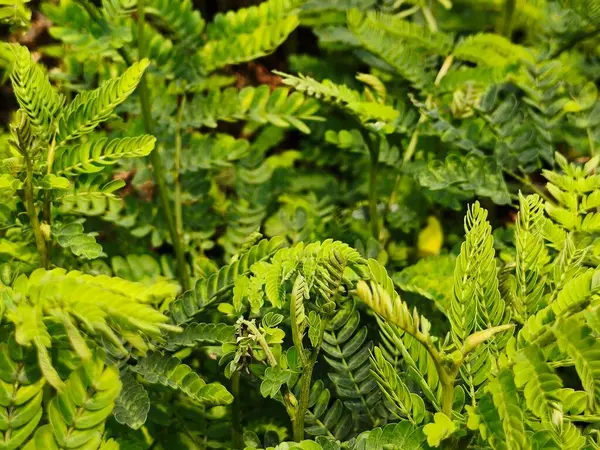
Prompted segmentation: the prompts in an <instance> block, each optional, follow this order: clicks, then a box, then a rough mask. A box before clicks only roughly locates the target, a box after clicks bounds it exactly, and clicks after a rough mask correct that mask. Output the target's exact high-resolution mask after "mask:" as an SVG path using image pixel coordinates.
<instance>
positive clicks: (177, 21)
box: [146, 0, 206, 45]
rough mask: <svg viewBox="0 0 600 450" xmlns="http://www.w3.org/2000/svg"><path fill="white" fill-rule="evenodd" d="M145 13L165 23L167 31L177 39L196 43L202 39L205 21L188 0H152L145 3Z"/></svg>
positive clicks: (192, 43)
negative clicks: (175, 0) (176, 0)
mask: <svg viewBox="0 0 600 450" xmlns="http://www.w3.org/2000/svg"><path fill="white" fill-rule="evenodd" d="M146 13H147V14H148V15H152V16H155V17H156V19H157V20H159V21H160V22H161V23H164V24H166V25H167V26H168V30H169V32H170V33H171V34H173V35H175V36H176V37H177V40H178V41H184V42H186V43H187V42H189V43H190V44H191V45H197V42H198V41H200V40H201V39H202V32H203V31H204V26H205V24H206V23H205V21H204V19H203V18H202V15H201V14H200V11H198V10H196V9H194V4H193V2H191V1H190V0H184V1H178V2H174V1H172V0H152V1H151V2H149V4H148V5H146Z"/></svg>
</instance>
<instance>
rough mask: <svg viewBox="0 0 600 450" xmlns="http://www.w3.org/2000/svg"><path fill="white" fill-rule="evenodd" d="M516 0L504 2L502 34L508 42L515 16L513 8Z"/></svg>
mask: <svg viewBox="0 0 600 450" xmlns="http://www.w3.org/2000/svg"><path fill="white" fill-rule="evenodd" d="M516 5H517V0H505V2H504V24H503V28H502V34H503V35H504V36H506V37H507V38H508V39H509V40H510V38H511V36H512V25H513V17H514V15H515V7H516Z"/></svg>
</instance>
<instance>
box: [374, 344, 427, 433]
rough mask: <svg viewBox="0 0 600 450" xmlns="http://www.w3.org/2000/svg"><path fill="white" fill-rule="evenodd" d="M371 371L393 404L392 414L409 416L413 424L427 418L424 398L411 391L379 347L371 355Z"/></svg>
mask: <svg viewBox="0 0 600 450" xmlns="http://www.w3.org/2000/svg"><path fill="white" fill-rule="evenodd" d="M371 373H372V374H373V376H374V377H375V379H376V380H377V384H378V385H379V389H380V390H381V392H382V393H383V395H384V397H385V399H386V400H387V401H388V402H389V404H390V405H391V408H390V412H391V413H392V414H394V415H395V416H397V417H399V418H407V419H408V420H409V421H410V422H411V423H413V424H419V423H421V422H422V421H423V420H424V419H425V404H424V402H423V399H422V398H421V397H420V396H419V395H417V394H415V393H413V392H410V391H409V389H408V387H407V386H406V384H405V383H404V381H403V380H402V378H401V377H400V375H399V374H398V372H397V371H396V369H395V368H394V366H393V365H392V364H391V363H390V362H389V361H387V360H386V359H385V357H384V356H383V353H382V352H381V350H380V349H379V348H378V347H375V349H374V351H373V355H372V356H371Z"/></svg>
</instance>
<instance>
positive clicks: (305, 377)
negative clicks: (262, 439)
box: [294, 319, 327, 442]
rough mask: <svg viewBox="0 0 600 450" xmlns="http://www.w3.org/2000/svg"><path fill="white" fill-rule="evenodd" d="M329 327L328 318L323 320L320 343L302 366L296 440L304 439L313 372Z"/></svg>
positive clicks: (295, 430)
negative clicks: (324, 335) (326, 329)
mask: <svg viewBox="0 0 600 450" xmlns="http://www.w3.org/2000/svg"><path fill="white" fill-rule="evenodd" d="M326 327H327V319H322V320H321V328H320V329H319V343H318V344H317V346H316V347H315V348H314V349H313V351H312V353H311V357H310V359H309V360H308V361H307V363H306V365H304V366H302V378H301V379H300V397H299V399H298V408H297V409H296V421H295V422H294V441H296V442H300V441H302V440H303V439H304V418H305V417H306V411H308V400H309V399H310V387H311V385H312V374H313V369H314V368H315V363H316V362H317V357H318V356H319V351H320V350H321V343H322V342H323V334H324V333H325V328H326Z"/></svg>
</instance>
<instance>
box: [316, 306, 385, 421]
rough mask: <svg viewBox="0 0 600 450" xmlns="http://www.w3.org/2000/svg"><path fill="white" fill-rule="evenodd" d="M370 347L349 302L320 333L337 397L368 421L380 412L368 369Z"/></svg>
mask: <svg viewBox="0 0 600 450" xmlns="http://www.w3.org/2000/svg"><path fill="white" fill-rule="evenodd" d="M372 348H373V344H372V343H371V342H367V329H366V327H360V314H359V312H358V311H356V310H355V309H354V307H351V305H349V306H347V307H346V308H342V309H341V310H340V311H339V312H338V313H337V314H336V316H334V317H333V318H332V319H331V321H330V322H329V325H328V329H327V331H326V332H325V334H324V335H323V344H322V350H323V352H324V358H325V361H327V363H328V364H329V365H330V366H331V368H332V369H333V371H331V372H329V374H328V375H329V378H330V379H331V381H332V382H333V385H334V386H335V390H336V393H337V395H338V397H339V398H341V399H342V400H343V401H344V404H345V405H346V407H347V408H348V409H350V410H351V411H353V412H354V413H355V414H356V415H357V416H358V417H361V416H365V415H366V416H368V418H369V420H370V422H371V423H377V419H378V417H380V416H381V415H382V412H381V411H377V405H378V403H379V401H380V399H381V392H380V391H379V389H377V385H376V383H374V382H373V381H374V380H373V377H372V375H371V372H370V364H369V355H370V352H371V350H372Z"/></svg>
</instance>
